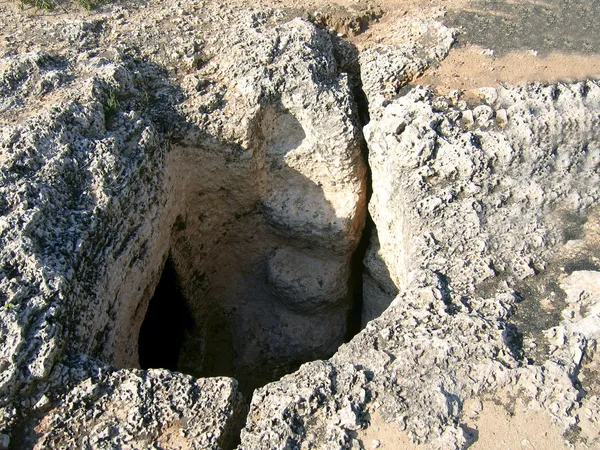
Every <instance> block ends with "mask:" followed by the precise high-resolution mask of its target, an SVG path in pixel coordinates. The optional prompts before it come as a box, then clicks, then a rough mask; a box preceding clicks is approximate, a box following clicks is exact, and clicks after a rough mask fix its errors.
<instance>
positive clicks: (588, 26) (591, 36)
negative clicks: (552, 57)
mask: <svg viewBox="0 0 600 450" xmlns="http://www.w3.org/2000/svg"><path fill="white" fill-rule="evenodd" d="M599 21H600V8H599V7H598V3H597V2H593V1H584V0H536V1H518V2H514V1H498V0H476V1H472V2H471V3H469V4H468V5H467V7H466V8H464V9H457V10H451V11H449V12H448V14H447V16H446V17H445V18H444V19H443V22H444V23H445V25H447V26H449V27H452V28H460V29H462V31H463V37H462V40H463V41H466V42H469V43H471V44H476V45H480V46H482V47H483V48H489V49H492V50H494V53H495V54H496V55H497V56H501V55H504V54H506V53H508V52H511V51H516V50H535V51H537V52H538V53H539V54H541V55H544V54H548V53H551V52H565V53H580V54H598V53H600V29H599V28H598V26H597V24H598V23H599Z"/></svg>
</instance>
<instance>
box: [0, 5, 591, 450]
mask: <svg viewBox="0 0 600 450" xmlns="http://www.w3.org/2000/svg"><path fill="white" fill-rule="evenodd" d="M236 6H239V5H234V4H233V3H229V2H228V3H226V4H224V3H222V2H218V3H217V2H210V1H205V2H166V3H164V2H160V3H157V4H154V3H152V2H150V3H148V4H144V5H140V6H136V7H132V8H133V9H131V10H130V9H127V8H125V7H122V6H119V5H110V6H107V7H106V9H104V10H103V12H101V13H99V14H96V15H94V16H93V17H91V18H90V17H81V18H78V19H73V18H66V19H63V18H52V19H49V18H40V20H39V21H25V22H24V23H23V24H21V25H22V26H18V27H14V25H10V24H8V22H6V23H5V25H6V26H12V27H13V28H11V32H12V34H11V35H10V36H9V37H6V36H5V37H4V39H3V40H2V41H1V42H0V122H1V123H2V130H1V133H0V239H1V242H2V246H1V248H0V304H1V307H0V330H1V331H0V341H1V343H2V348H1V349H0V352H1V353H2V354H1V355H0V447H5V448H6V447H9V446H11V447H12V446H16V447H22V448H30V447H36V446H37V448H65V447H66V448H69V447H81V446H83V447H90V448H115V447H121V448H140V447H153V446H154V447H163V448H186V447H189V448H228V447H231V446H233V445H236V441H238V440H239V439H240V438H241V443H240V445H239V448H241V449H263V448H273V449H296V448H302V449H308V448H364V443H362V442H361V441H360V439H359V437H358V434H357V432H358V431H359V430H360V429H362V428H364V427H367V426H369V422H370V417H371V415H372V414H375V413H377V414H379V415H381V416H382V417H383V418H384V419H385V420H388V421H390V422H394V423H395V424H397V427H398V428H400V429H403V430H406V431H407V432H408V435H409V437H410V438H411V439H412V440H413V441H414V442H417V443H427V444H428V445H429V446H430V447H432V448H439V449H452V448H464V447H465V446H466V445H468V444H469V442H470V440H471V439H472V435H471V434H469V432H468V430H467V429H466V428H465V427H464V426H461V425H463V418H462V414H463V411H462V410H463V404H464V402H465V401H466V400H468V399H470V398H474V397H477V398H484V399H488V400H491V401H503V402H505V403H506V406H507V407H508V408H510V407H511V406H512V404H513V403H514V402H515V401H516V398H518V399H519V401H521V402H522V403H524V404H525V405H526V407H528V408H530V409H535V410H539V411H545V412H548V413H549V414H551V415H552V417H553V420H555V421H556V422H557V423H558V424H560V426H561V427H562V429H563V430H565V438H566V439H568V440H569V442H570V443H571V444H572V445H580V446H582V447H583V448H585V446H587V447H589V448H593V447H594V446H597V445H599V444H600V442H599V441H598V439H599V436H598V423H599V421H600V417H599V414H598V411H599V404H600V383H599V381H598V370H600V362H599V359H598V358H599V353H598V352H597V342H596V341H597V339H598V336H599V329H600V328H599V327H600V324H599V323H598V314H599V312H598V305H599V304H600V300H599V293H598V276H597V275H598V273H599V268H600V263H599V261H598V251H599V243H600V240H599V236H600V212H599V211H600V208H599V201H600V189H599V188H600V175H599V169H598V168H599V164H600V157H599V156H598V155H599V154H600V153H599V150H600V133H599V131H598V130H599V129H600V123H599V121H600V119H599V115H598V111H600V86H599V85H598V84H597V83H596V82H594V81H588V82H581V83H572V84H559V85H553V86H543V85H536V84H534V85H528V86H522V87H509V86H506V87H504V88H502V89H497V90H496V89H481V90H480V97H481V100H480V101H479V102H475V103H473V102H472V101H470V102H467V101H466V100H465V99H463V98H461V95H460V93H458V92H455V93H452V94H449V95H447V96H436V95H435V94H434V93H433V92H432V91H430V90H428V89H423V88H416V89H412V90H411V89H410V88H408V87H407V82H409V81H410V80H411V79H413V78H414V77H416V76H418V75H419V74H420V73H421V72H423V71H424V70H425V69H426V67H427V66H429V65H431V64H435V63H436V61H439V60H440V59H441V58H444V57H445V55H446V54H447V53H448V51H449V49H450V46H451V45H452V42H453V35H454V32H453V31H452V30H449V29H448V28H446V27H444V26H443V25H441V24H440V23H438V22H436V21H435V20H432V19H431V15H423V16H421V17H414V16H407V17H405V18H402V19H400V20H399V21H397V23H396V27H395V28H394V30H395V31H394V32H393V33H392V35H391V37H390V39H389V40H386V41H385V42H380V43H378V44H374V45H369V46H366V47H365V48H362V49H361V50H360V51H359V50H357V49H356V48H355V47H353V46H352V45H349V44H348V43H344V42H341V41H340V40H339V39H338V38H337V37H336V36H335V33H331V32H327V31H323V30H319V29H318V28H316V27H315V26H314V25H312V24H310V23H309V22H307V21H306V20H302V19H294V20H290V19H292V18H293V15H294V14H291V13H290V12H289V11H287V12H285V11H281V10H276V9H271V8H266V7H257V8H254V9H248V8H247V7H243V8H242V7H236ZM1 7H3V6H0V8H1ZM128 8H129V7H128ZM132 11H133V12H132ZM317 16H318V15H317ZM317 18H318V17H317ZM149 19H150V20H149ZM3 20H4V19H0V23H2V21H3ZM361 26H362V25H361ZM361 86H362V89H363V91H364V97H365V98H366V99H367V100H368V105H366V104H364V103H363V102H362V100H361V98H362V97H361V93H359V92H358V90H359V88H360V87H361ZM359 104H360V108H359ZM367 106H368V114H367V111H365V108H366V107H367ZM361 109H362V110H361ZM368 116H370V118H371V122H370V123H369V124H368V126H366V127H365V128H364V129H363V130H361V129H360V120H359V117H361V118H362V119H363V120H366V119H367V118H368ZM363 135H364V139H365V140H366V145H367V146H368V149H369V163H370V166H371V172H372V177H371V178H372V190H373V194H372V198H371V203H370V205H369V211H370V214H371V216H372V218H373V221H374V223H375V227H376V229H375V230H374V231H373V236H372V237H371V240H370V246H369V248H368V249H367V252H366V257H365V261H364V263H365V274H364V283H363V285H364V292H363V293H362V308H363V310H362V318H363V325H364V326H365V327H364V329H363V330H362V331H361V332H360V333H359V334H357V335H356V336H355V337H354V338H353V339H352V340H351V341H350V342H349V343H347V344H345V345H342V346H341V347H340V348H339V350H338V351H337V353H336V354H335V355H334V356H333V357H331V358H330V359H329V360H323V361H312V362H309V363H306V364H304V365H302V366H301V367H300V369H298V370H297V371H296V372H294V373H291V374H289V375H286V376H284V377H283V378H281V379H280V380H278V381H275V382H273V383H271V384H268V385H266V386H264V387H262V388H260V389H258V390H256V391H255V392H254V394H253V396H252V399H251V404H250V412H249V414H248V416H247V418H245V417H244V415H245V412H246V407H245V406H244V404H243V402H242V399H241V398H242V397H241V394H240V393H239V392H238V389H240V390H242V391H244V392H245V393H250V392H251V391H252V389H253V388H254V387H256V386H262V385H264V383H265V382H266V381H269V380H273V379H276V378H279V377H280V376H281V375H282V374H283V373H288V372H291V371H293V370H295V368H296V367H298V365H299V364H300V363H302V362H305V361H309V360H314V359H318V358H326V357H329V356H331V355H332V354H333V353H334V352H335V350H336V349H337V348H338V346H339V345H340V344H341V343H342V342H343V341H344V339H345V337H346V332H347V320H348V319H349V317H350V312H351V309H352V301H353V298H352V295H351V294H352V292H351V291H352V287H353V285H354V284H355V283H356V280H351V279H350V278H351V265H350V262H351V258H352V255H353V252H354V250H355V248H356V246H357V244H358V242H359V239H360V237H361V236H360V235H361V230H362V227H363V224H364V219H365V207H366V204H365V203H366V191H367V187H366V182H365V172H366V170H365V165H364V161H363V160H362V156H361V146H363V145H365V142H364V141H363ZM171 271H172V272H173V273H174V278H175V281H171V282H172V285H171V289H172V291H173V292H175V291H177V293H178V295H179V294H181V297H182V298H184V299H185V301H184V303H185V307H186V308H187V310H188V313H189V317H188V318H187V319H189V320H190V322H191V325H190V326H189V329H187V330H182V328H184V325H187V324H186V323H184V322H183V321H182V322H178V321H177V320H176V321H175V322H174V323H171V324H170V325H171V327H172V328H171V329H169V328H167V327H166V326H165V327H164V328H162V327H156V328H150V330H149V332H148V335H149V336H151V340H150V341H149V342H150V344H149V346H150V353H152V349H153V348H154V347H156V349H155V352H158V351H159V350H158V347H159V346H158V344H160V343H164V342H165V341H167V338H166V337H164V335H165V334H169V333H175V332H177V333H178V334H181V336H182V337H183V340H182V341H181V342H178V343H175V344H173V345H174V346H173V347H169V348H167V349H166V351H167V352H171V353H173V354H174V355H175V356H176V357H178V361H176V363H175V367H176V368H177V369H180V370H185V371H186V372H188V373H190V374H192V375H194V376H207V375H234V374H235V376H236V377H238V378H239V379H240V383H239V385H238V383H236V381H235V380H233V379H231V378H225V377H217V378H192V377H190V376H189V375H183V374H181V373H177V372H168V371H165V370H152V369H149V370H139V358H138V343H139V340H138V336H139V333H140V328H141V327H142V324H143V323H144V324H146V322H144V318H145V317H147V315H146V312H147V311H148V310H150V309H152V308H155V307H156V308H158V309H157V310H156V311H157V312H155V315H156V316H158V317H159V318H160V317H161V313H162V312H163V311H169V308H170V306H171V305H172V304H173V303H172V298H168V297H167V298H162V299H161V298H158V297H157V296H154V293H155V291H156V288H157V286H158V284H159V280H161V274H163V273H166V272H171ZM162 278H163V279H164V278H165V277H162ZM161 308H163V309H162V310H161ZM165 308H166V309H165ZM377 316H379V317H378V318H377ZM162 317H163V318H164V322H167V321H168V320H170V319H168V318H169V317H170V316H169V315H168V314H163V315H162ZM371 319H373V320H371ZM163 325H166V323H164V324H163ZM169 337H171V336H169ZM152 339H154V340H152ZM145 344H146V345H148V342H145ZM179 346H180V347H179ZM180 350H181V351H180ZM161 351H162V350H161ZM245 419H246V424H245V426H244V427H243V430H242V431H241V436H240V432H239V430H240V429H241V428H242V425H243V422H244V420H245Z"/></svg>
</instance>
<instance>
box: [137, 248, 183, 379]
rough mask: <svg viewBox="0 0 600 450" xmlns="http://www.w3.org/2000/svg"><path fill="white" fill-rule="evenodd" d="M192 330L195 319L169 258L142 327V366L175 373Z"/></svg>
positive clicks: (139, 342)
mask: <svg viewBox="0 0 600 450" xmlns="http://www.w3.org/2000/svg"><path fill="white" fill-rule="evenodd" d="M193 327H194V319H193V318H192V315H191V313H190V311H189V308H188V306H187V303H186V300H185V298H184V297H183V295H182V294H181V290H180V289H179V284H178V282H177V274H176V273H175V270H174V269H173V264H172V262H171V258H170V257H169V258H168V259H167V262H166V263H165V267H164V269H163V273H162V275H161V278H160V281H159V282H158V286H156V290H155V291H154V296H153V297H152V299H151V300H150V304H149V305H148V311H147V312H146V317H145V319H144V323H142V327H141V328H140V337H139V341H138V352H139V357H140V367H141V368H142V369H150V368H164V369H169V370H173V371H176V370H177V365H178V360H179V353H180V351H181V347H182V345H183V340H184V337H185V334H186V332H187V331H191V330H192V328H193Z"/></svg>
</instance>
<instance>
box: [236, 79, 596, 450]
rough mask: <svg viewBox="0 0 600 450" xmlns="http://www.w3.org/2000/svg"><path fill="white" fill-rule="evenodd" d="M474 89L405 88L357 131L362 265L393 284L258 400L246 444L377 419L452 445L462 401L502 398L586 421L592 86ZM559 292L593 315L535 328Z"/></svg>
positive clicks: (590, 341) (334, 435)
mask: <svg viewBox="0 0 600 450" xmlns="http://www.w3.org/2000/svg"><path fill="white" fill-rule="evenodd" d="M482 97H483V99H484V100H485V103H482V104H480V105H468V104H467V103H466V102H464V101H461V100H460V99H459V98H454V99H453V98H437V97H435V96H434V95H433V94H432V93H431V92H429V91H427V90H425V89H422V88H418V89H414V90H413V91H411V92H410V93H408V94H407V95H405V96H402V97H400V98H397V99H395V100H393V101H391V102H389V103H388V104H387V105H386V106H385V107H384V109H383V111H382V115H381V118H380V119H379V120H375V121H372V122H370V124H369V125H368V126H367V127H366V128H365V138H366V140H367V143H368V145H369V150H370V152H369V161H370V165H371V170H372V175H373V197H372V199H371V203H370V206H369V208H370V211H371V214H372V216H373V220H374V222H375V224H376V226H377V232H378V235H379V239H378V241H374V242H373V243H372V244H375V245H379V246H380V248H379V249H377V248H375V249H372V250H371V252H370V254H375V255H376V256H377V258H376V259H377V261H378V265H375V264H372V259H369V258H367V264H369V265H370V266H369V269H370V270H369V273H370V276H372V277H373V278H374V279H375V280H376V281H377V280H381V285H382V286H383V285H385V284H386V283H389V280H390V278H392V280H398V285H397V288H398V289H399V290H400V291H401V292H400V294H399V295H398V296H397V297H396V298H395V300H394V301H393V302H392V304H391V306H390V307H389V308H388V309H387V310H386V311H385V312H383V314H382V315H381V317H380V318H378V319H375V320H373V321H371V322H369V323H368V324H367V326H366V328H365V329H364V330H363V331H362V332H361V333H360V334H359V335H357V336H356V337H355V338H354V339H353V340H352V341H351V342H350V343H349V344H347V345H344V346H342V348H341V349H340V350H339V351H338V353H337V354H336V355H335V356H334V357H333V358H332V359H331V360H330V361H329V362H327V363H312V364H307V365H304V366H302V368H301V369H300V370H299V371H298V373H296V374H294V375H291V376H288V377H285V378H284V379H282V380H281V381H279V382H277V383H273V384H271V385H268V386H266V387H265V388H263V389H262V390H259V392H258V393H257V394H256V395H255V397H254V399H253V403H252V405H251V410H250V415H249V419H248V423H247V425H246V428H245V429H244V430H243V431H242V448H258V447H259V444H258V442H259V441H262V442H268V445H267V446H268V447H270V448H285V446H286V445H288V444H290V443H291V447H292V448H293V447H294V446H297V447H298V448H300V447H301V443H302V445H304V446H306V448H321V447H323V446H331V447H347V448H350V447H352V446H355V447H357V448H358V446H359V445H360V444H359V442H358V441H357V440H354V434H353V431H354V430H356V429H357V428H360V427H363V426H366V425H367V424H368V421H369V414H370V413H372V412H374V411H375V410H378V411H379V412H380V413H381V414H382V415H383V417H384V418H385V419H386V420H389V421H395V422H397V423H398V426H399V427H401V429H406V430H407V431H408V433H409V436H410V437H411V439H412V440H413V441H415V442H421V443H424V442H429V444H430V446H431V447H433V448H462V447H463V446H464V445H466V444H467V443H468V438H469V436H468V435H467V434H465V432H464V431H463V428H461V427H460V420H461V419H460V418H461V408H462V404H463V402H464V400H466V399H467V398H470V397H471V396H475V395H484V396H485V395H489V396H491V397H492V398H499V396H498V395H497V393H499V392H503V393H508V395H509V396H510V397H512V398H515V397H517V396H518V397H519V398H520V399H521V400H523V401H525V402H526V404H527V405H528V407H530V408H532V409H542V410H545V411H548V412H550V413H551V414H552V416H553V417H554V419H555V420H556V421H558V422H559V423H560V424H561V425H562V426H563V429H565V430H571V431H572V430H575V429H576V428H577V427H579V428H583V427H582V426H580V425H579V424H582V423H591V424H594V423H596V424H597V422H598V416H597V411H596V410H594V405H596V404H597V402H598V397H597V395H598V393H597V390H596V386H595V385H594V384H593V383H590V382H589V381H584V380H578V374H579V373H580V371H581V369H582V365H583V364H584V360H587V361H592V360H593V359H594V354H595V347H596V344H595V336H596V335H597V332H598V329H597V317H595V314H596V313H595V312H594V311H595V307H594V306H593V305H594V304H595V300H594V298H595V295H596V294H593V292H595V281H594V280H595V278H594V274H595V273H596V272H578V271H576V270H578V269H577V268H578V267H582V266H584V265H587V266H588V267H590V266H594V264H595V263H594V260H592V259H587V258H596V257H595V256H594V255H597V251H598V249H597V243H598V241H597V229H598V228H597V227H598V222H597V211H598V206H599V204H598V201H599V196H600V195H599V192H600V191H599V189H598V188H599V187H600V178H599V174H598V163H599V157H598V154H599V153H598V149H599V148H600V135H599V134H598V131H597V130H598V114H597V111H598V108H599V107H600V86H598V84H596V83H595V82H583V83H578V84H573V85H558V86H536V85H532V86H527V87H523V88H505V89H502V90H500V91H496V90H482ZM586 261H587V262H586ZM382 263H383V264H382ZM381 267H383V268H385V270H384V271H380V270H378V269H379V268H381ZM574 270H575V271H574ZM564 273H567V274H568V273H572V275H570V276H569V277H567V278H565V281H563V282H560V283H561V286H562V289H561V288H559V287H558V286H557V285H556V282H557V281H558V280H561V279H562V278H564V277H565V275H564ZM390 274H393V275H394V276H393V277H390ZM551 281H554V284H552V283H551ZM575 286H576V287H575ZM563 289H564V290H565V292H566V293H567V294H566V295H567V302H568V303H569V304H570V305H582V306H583V305H586V304H589V306H588V307H585V306H583V309H584V310H585V312H583V310H579V309H577V308H579V306H577V307H574V306H569V307H568V308H567V309H566V310H565V312H564V313H563V315H564V317H565V319H563V320H562V321H561V319H560V315H559V316H558V317H557V318H556V320H555V321H554V322H553V323H548V324H547V326H546V327H542V328H541V329H540V327H539V324H538V320H539V317H540V316H542V317H543V310H544V305H545V304H546V303H547V302H550V303H551V306H550V308H548V307H547V306H546V308H547V309H550V310H552V309H557V310H558V311H557V312H559V311H560V309H562V308H563V307H564V306H565V303H564V302H560V301H559V299H558V297H559V296H560V295H561V293H562V290H563ZM562 295H564V294H562ZM555 297H556V298H555ZM369 301H370V299H369V297H368V295H366V296H365V298H364V302H365V303H366V304H367V303H368V302H369ZM573 308H576V309H575V310H574V309H573ZM532 311H533V315H532V313H531V312H532ZM528 314H529V315H528ZM575 324H577V325H575ZM523 336H525V338H526V339H525V343H526V345H527V348H523V346H522V343H521V340H522V338H523ZM540 348H541V349H543V348H546V351H543V350H542V353H541V354H540V352H539V351H538V352H537V354H534V353H533V351H532V349H540ZM580 383H583V386H584V390H583V391H582V390H581V388H580V386H581V384H580ZM265 411H266V412H265ZM274 417H275V418H276V420H277V423H278V424H280V425H278V426H276V427H274V426H272V425H271V424H272V421H273V418H274ZM267 418H268V419H267ZM267 421H269V425H267ZM597 438H598V436H597V432H594V431H592V432H588V434H587V435H585V433H582V434H580V435H579V436H578V437H576V438H574V439H573V440H574V441H576V440H577V439H579V440H581V442H582V443H584V444H586V445H589V446H592V447H593V446H594V445H597Z"/></svg>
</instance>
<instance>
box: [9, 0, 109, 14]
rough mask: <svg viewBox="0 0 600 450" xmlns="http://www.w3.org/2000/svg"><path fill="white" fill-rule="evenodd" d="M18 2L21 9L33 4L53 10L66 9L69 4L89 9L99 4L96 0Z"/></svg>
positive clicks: (34, 0)
mask: <svg viewBox="0 0 600 450" xmlns="http://www.w3.org/2000/svg"><path fill="white" fill-rule="evenodd" d="M18 2H19V7H20V8H21V9H25V8H26V7H28V6H32V7H34V8H36V9H40V10H44V11H52V10H54V9H57V8H60V9H63V10H65V11H66V10H67V7H68V5H69V4H74V5H77V6H79V7H81V8H83V9H86V10H88V11H89V10H91V9H93V8H94V7H95V6H96V5H97V4H98V1H96V0H73V1H72V2H71V1H68V0H67V1H65V0H18Z"/></svg>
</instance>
